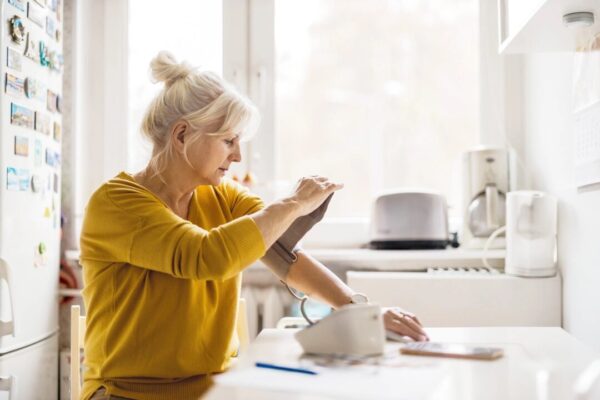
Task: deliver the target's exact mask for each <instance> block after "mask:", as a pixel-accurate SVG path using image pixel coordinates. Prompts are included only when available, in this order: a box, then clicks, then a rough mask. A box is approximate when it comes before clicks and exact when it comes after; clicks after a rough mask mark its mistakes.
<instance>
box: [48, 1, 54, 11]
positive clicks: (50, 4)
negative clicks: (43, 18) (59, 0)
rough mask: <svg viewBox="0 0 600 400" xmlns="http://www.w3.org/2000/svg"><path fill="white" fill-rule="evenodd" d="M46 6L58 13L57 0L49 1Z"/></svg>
mask: <svg viewBox="0 0 600 400" xmlns="http://www.w3.org/2000/svg"><path fill="white" fill-rule="evenodd" d="M46 5H47V6H48V8H49V9H50V10H52V11H56V0H47V1H46Z"/></svg>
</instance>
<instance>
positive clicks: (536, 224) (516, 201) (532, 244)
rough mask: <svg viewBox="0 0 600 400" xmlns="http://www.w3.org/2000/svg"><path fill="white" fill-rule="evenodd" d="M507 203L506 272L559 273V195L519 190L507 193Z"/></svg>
mask: <svg viewBox="0 0 600 400" xmlns="http://www.w3.org/2000/svg"><path fill="white" fill-rule="evenodd" d="M506 203H507V206H506V262H505V272H506V273H507V274H511V275H518V276H527V277H542V276H554V275H556V244H557V243H556V234H557V219H558V218H557V209H558V202H557V200H556V198H555V197H554V196H552V195H550V194H548V193H544V192H538V191H531V190H518V191H514V192H509V193H508V195H507V201H506Z"/></svg>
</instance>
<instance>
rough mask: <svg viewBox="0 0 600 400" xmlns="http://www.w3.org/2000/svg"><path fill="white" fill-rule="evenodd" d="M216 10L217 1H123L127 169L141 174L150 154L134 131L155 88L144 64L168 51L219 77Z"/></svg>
mask: <svg viewBox="0 0 600 400" xmlns="http://www.w3.org/2000/svg"><path fill="white" fill-rule="evenodd" d="M222 8H223V6H222V2H221V0H204V1H189V0H187V1H186V0H172V1H169V3H168V4H167V3H164V2H158V1H154V2H149V1H144V0H129V88H128V90H129V103H130V104H129V138H128V139H129V140H128V141H129V146H128V148H129V157H128V160H129V165H128V170H130V171H138V170H140V169H142V168H143V167H144V166H145V165H146V163H147V162H148V160H149V158H150V154H151V150H152V146H151V144H150V143H149V142H147V141H146V140H144V139H143V138H142V136H141V134H140V129H139V127H140V123H141V119H142V116H143V114H144V111H145V109H146V106H147V105H148V103H150V101H151V100H152V98H153V97H154V95H155V94H156V93H157V91H158V90H159V89H160V85H155V84H153V83H152V82H151V81H150V73H149V65H150V61H151V60H152V58H153V57H154V56H155V55H156V54H157V53H158V52H159V51H160V50H168V51H170V52H171V53H173V55H174V56H175V58H177V60H180V61H181V60H186V61H188V62H189V63H190V64H191V65H195V66H199V67H200V68H202V69H205V70H210V71H214V72H216V73H217V74H221V73H222V70H223V29H222V26H223V25H222V24H223V22H222V21H223V10H222Z"/></svg>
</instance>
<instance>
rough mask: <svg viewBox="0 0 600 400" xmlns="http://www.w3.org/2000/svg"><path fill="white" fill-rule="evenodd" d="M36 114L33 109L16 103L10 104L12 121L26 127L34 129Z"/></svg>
mask: <svg viewBox="0 0 600 400" xmlns="http://www.w3.org/2000/svg"><path fill="white" fill-rule="evenodd" d="M34 117H35V114H34V113H33V111H32V110H30V109H28V108H25V107H22V106H19V105H17V104H15V103H11V104H10V123H11V124H13V125H17V126H22V127H24V128H29V129H33V125H34Z"/></svg>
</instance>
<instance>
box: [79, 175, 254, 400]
mask: <svg viewBox="0 0 600 400" xmlns="http://www.w3.org/2000/svg"><path fill="white" fill-rule="evenodd" d="M262 206H263V204H262V202H261V200H260V199H259V198H258V197H256V196H253V195H251V194H250V193H248V192H247V191H245V190H244V189H243V188H242V187H241V186H239V185H237V184H235V183H234V182H230V181H226V180H224V181H223V183H221V184H220V185H219V186H199V187H198V188H197V189H196V190H195V191H194V195H193V198H192V201H191V204H190V209H189V217H188V218H189V221H187V220H184V219H182V218H180V217H178V216H177V215H175V213H173V212H172V211H171V210H170V209H169V208H167V206H166V204H165V203H163V202H162V201H161V200H160V199H159V198H158V197H156V196H155V195H154V194H152V193H151V192H150V191H148V190H147V189H146V188H144V187H143V186H141V185H139V184H137V183H136V182H135V181H134V179H133V178H132V176H131V175H128V174H126V173H120V174H119V175H118V176H117V177H115V178H113V179H111V180H110V181H108V182H107V183H105V184H104V185H102V186H101V187H100V188H99V189H98V190H97V191H96V192H95V193H94V194H93V195H92V197H91V199H90V201H89V203H88V206H87V208H86V213H85V218H84V222H83V228H82V232H81V264H82V265H83V276H84V289H83V298H84V301H85V306H86V310H87V311H86V312H87V331H86V337H85V361H84V365H85V367H86V368H87V369H86V371H85V372H84V384H83V390H82V393H83V398H84V399H89V398H90V397H91V395H92V394H93V393H94V392H95V391H96V390H97V389H98V388H100V387H105V388H106V390H107V393H108V394H114V395H117V396H123V397H129V398H133V399H141V400H145V399H188V398H190V399H191V398H197V397H198V395H200V394H201V393H202V392H203V391H204V390H206V388H207V386H208V385H209V382H210V374H211V373H215V372H221V371H223V370H225V369H226V368H227V366H228V365H229V362H230V358H231V356H232V355H233V354H234V353H235V352H236V349H237V345H238V343H237V337H235V336H234V334H233V333H234V329H235V320H236V312H237V302H238V297H239V292H240V284H241V275H240V272H241V271H242V270H243V269H244V268H245V267H247V266H248V265H250V264H251V263H252V262H254V261H256V260H257V259H259V258H260V257H262V256H263V255H264V253H265V244H264V241H263V239H262V236H261V234H260V231H259V230H258V227H257V226H256V224H255V223H254V221H253V220H252V219H251V218H250V217H248V216H246V215H248V214H251V213H253V212H255V211H258V210H259V209H260V208H261V207H262Z"/></svg>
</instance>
